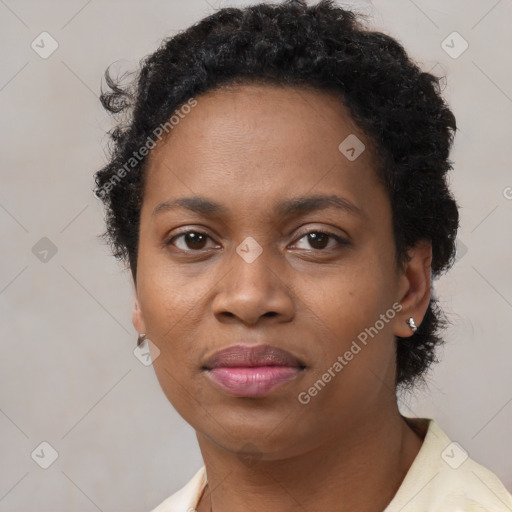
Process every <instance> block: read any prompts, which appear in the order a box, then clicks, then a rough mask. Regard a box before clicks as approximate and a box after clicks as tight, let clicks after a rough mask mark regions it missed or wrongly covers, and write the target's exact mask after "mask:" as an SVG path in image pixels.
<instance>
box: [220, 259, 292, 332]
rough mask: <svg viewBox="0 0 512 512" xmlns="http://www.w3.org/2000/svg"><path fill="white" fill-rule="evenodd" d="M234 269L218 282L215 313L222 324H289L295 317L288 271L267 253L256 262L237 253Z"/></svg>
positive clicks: (232, 263)
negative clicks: (263, 321)
mask: <svg viewBox="0 0 512 512" xmlns="http://www.w3.org/2000/svg"><path fill="white" fill-rule="evenodd" d="M230 268H231V270H230V271H229V272H228V273H227V275H226V276H225V277H224V279H222V280H221V282H220V283H219V287H220V288H219V291H218V293H217V295H216V297H215V299H214V301H213V306H212V307H213V313H214V315H215V316H216V318H217V319H218V320H219V321H220V322H224V323H226V322H242V323H243V324H245V325H255V324H257V323H258V322H260V321H262V319H267V320H265V321H266V322H271V323H281V322H289V321H290V320H291V319H292V318H293V316H294V311H295V308H294V301H293V300H292V286H291V284H289V283H287V278H286V272H285V271H283V269H282V268H281V266H280V265H278V264H277V263H276V261H275V260H272V258H271V255H270V254H268V251H267V254H265V251H263V253H262V254H261V255H260V256H259V257H258V258H257V259H256V260H254V261H252V262H248V261H245V260H244V259H243V258H242V257H240V256H239V255H238V254H234V255H233V257H232V261H230Z"/></svg>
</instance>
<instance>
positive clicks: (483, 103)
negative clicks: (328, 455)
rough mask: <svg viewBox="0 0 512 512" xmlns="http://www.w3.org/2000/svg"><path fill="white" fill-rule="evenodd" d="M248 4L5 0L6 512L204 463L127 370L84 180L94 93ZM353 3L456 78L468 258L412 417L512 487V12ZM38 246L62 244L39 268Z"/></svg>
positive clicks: (95, 123) (121, 313) (147, 493)
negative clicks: (219, 11) (193, 27)
mask: <svg viewBox="0 0 512 512" xmlns="http://www.w3.org/2000/svg"><path fill="white" fill-rule="evenodd" d="M245 3H246V2H240V1H232V2H229V3H228V2H217V3H214V2H213V0H208V1H206V0H187V1H176V0H175V1H163V0H160V1H155V0H146V1H143V2H142V1H141V2H134V1H117V2H116V1H100V0H92V1H89V2H87V1H85V0H76V1H67V2H56V1H41V2H36V1H22V0H20V1H14V0H0V24H1V25H0V49H1V50H0V51H1V61H0V63H1V75H0V77H1V78H0V107H1V120H2V134H1V137H0V141H1V145H2V147H1V155H2V159H1V161H2V165H1V173H2V187H1V189H0V226H1V230H2V231H1V236H2V259H1V261H2V264H1V268H0V311H1V319H2V321H1V328H2V344H1V355H0V356H1V357H0V364H1V366H2V370H1V377H0V389H1V402H0V432H1V435H0V449H1V452H0V453H1V454H0V460H1V469H0V471H1V472H0V510H2V511H16V512H25V511H26V512H29V511H30V512H40V511H50V510H51V511H69V510H73V511H75V512H81V511H83V512H86V511H95V510H101V511H104V512H107V511H120V510H123V511H140V510H150V509H151V508H152V507H154V506H155V505H156V504H158V503H159V502H160V501H162V500H163V499H164V498H165V497H167V496H168V495H170V494H171V493H172V492H173V491H174V490H176V489H177V488H178V487H180V486H181V485H183V484H184V483H185V482H186V481H187V480H188V479H189V478H190V476H191V475H192V474H193V473H194V472H195V471H196V470H197V469H198V467H199V466H200V465H201V464H202V461H201V457H200V453H199V450H198V448H197V446H196V440H195V435H194V432H193V430H192V429H191V427H189V426H188V425H187V424H185V422H184V421H183V420H182V419H181V418H180V417H179V416H178V415H177V413H176V412H175V411H174V410H173V408H172V407H171V406H170V404H169V403H168V402H167V400H166V398H165V397H164V395H163V393H162V392H161V390H160V387H159V385H158V383H157V381H156V377H155V375H154V373H153V370H152V367H151V366H149V367H146V366H144V365H143V364H141V362H140V361H139V360H138V359H137V358H136V357H134V354H133V349H134V347H135V340H136V333H135V330H134V328H133V327H132V325H131V310H132V297H133V288H132V283H131V278H130V274H129V273H128V272H126V271H123V270H122V268H121V266H120V265H119V264H118V263H117V262H116V261H115V260H114V258H113V257H111V256H110V254H109V250H108V247H107V246H106V245H104V244H102V243H101V241H100V240H99V239H98V238H97V235H99V234H100V233H101V232H102V231H103V228H104V226H103V211H102V207H101V203H100V202H99V201H98V200H97V199H96V198H95V197H94V196H93V194H92V192H91V189H92V186H93V173H94V171H96V170H97V169H99V168H100V167H101V166H102V164H103V163H104V162H105V154H104V149H103V148H104V146H105V143H106V142H107V137H106V136H105V131H106V130H107V129H109V128H110V127H111V122H110V120H109V118H108V117H107V116H106V115H105V113H104V112H103V111H102V108H101V105H100V104H99V101H98V98H97V96H98V92H99V87H100V83H101V77H102V74H103V71H104V70H105V68H106V67H107V66H108V65H109V64H111V63H113V62H114V61H120V68H121V69H126V70H130V69H134V68H135V67H136V65H137V63H138V61H139V59H141V58H142V57H144V56H145V55H146V54H148V53H150V52H152V51H153V50H155V49H156V47H157V46H158V44H159V42H160V40H161V39H162V38H163V37H165V36H169V35H172V34H173V33H175V32H176V31H178V30H181V29H183V28H186V27H187V26H189V25H190V24H191V23H193V22H195V21H197V20H199V19H200V18H202V17H204V16H205V15H207V14H209V13H212V12H213V11H214V9H215V8H216V7H220V6H226V5H243V4H245ZM345 5H348V4H345ZM351 5H352V6H356V8H357V9H359V10H361V11H363V12H367V13H370V14H372V16H373V20H372V22H371V24H372V25H373V26H374V27H376V28H378V29H380V30H383V31H385V32H387V33H388V34H390V35H392V36H394V37H396V38H397V39H398V40H400V41H401V42H402V43H403V44H404V45H405V47H406V49H407V50H408V51H409V53H410V54H411V56H412V57H413V58H414V59H415V60H416V61H417V62H418V63H419V64H420V65H421V66H422V67H423V68H424V69H425V70H432V72H433V73H435V74H437V75H439V76H441V75H446V76H447V80H446V88H445V91H444V94H445V97H446V98H447V100H448V101H449V103H450V105H451V107H452V108H453V110H454V112H455V115H456V117H457V122H458V125H459V127H460V130H459V133H458V135H457V138H456V143H455V147H454V150H453V153H452V159H453V161H454V163H455V170H454V172H453V173H452V174H451V183H452V187H453V190H454V193H455V196H456V198H457V200H458V202H459V203H460V205H461V206H462V208H461V216H462V219H461V229H460V232H459V241H458V242H459V253H458V254H459V256H458V261H457V263H456V264H455V266H454V268H453V269H452V270H451V271H450V273H448V274H447V275H446V276H444V277H443V278H441V280H439V281H438V282H436V283H435V290H436V292H437V294H438V295H439V297H440V299H441V304H442V306H443V307H444V308H445V309H446V311H447V313H448V315H449V317H450V319H451V320H452V322H453V326H452V327H451V328H450V329H449V331H448V332H447V340H448V343H447V345H446V347H445V349H444V350H443V351H442V352H441V353H440V355H441V356H442V363H440V364H439V365H438V366H436V367H435V369H434V370H433V371H432V373H431V374H430V377H429V387H428V389H424V390H422V391H421V390H419V391H418V392H417V393H416V395H415V396H414V397H412V396H408V397H405V398H404V399H402V400H401V408H402V410H403V412H404V413H405V414H406V415H409V416H427V417H434V418H435V419H436V420H437V421H438V423H439V424H440V425H441V427H442V428H443V429H444V430H445V431H446V432H447V433H448V435H449V436H451V437H452V439H453V440H456V441H458V442H459V443H460V444H461V445H462V446H463V447H464V448H465V449H466V450H467V451H468V452H469V454H470V456H472V457H473V458H475V459H476V460H477V461H479V462H481V463H483V464H484V465H486V466H488V467H489V468H491V469H492V470H493V471H494V472H495V473H496V474H497V475H498V476H499V477H500V478H501V479H502V480H503V482H504V483H505V485H506V486H507V487H508V488H509V489H512V465H511V463H510V460H511V448H512V442H511V432H512V428H511V426H512V403H511V402H512V372H511V371H510V362H511V361H512V344H511V343H510V341H511V335H510V321H509V320H510V317H511V314H512V309H511V308H512V276H511V272H510V268H511V265H510V262H511V260H512V241H511V236H510V233H511V232H512V229H511V228H512V188H510V187H512V175H511V173H510V160H511V156H512V155H511V143H510V141H511V140H512V137H511V135H512V134H511V131H512V130H511V119H512V116H511V107H512V99H511V96H512V90H511V73H512V67H511V60H510V58H509V55H510V48H511V47H512V32H511V31H510V20H511V19H512V2H511V1H510V0H500V1H496V0H485V1H483V0H482V1H480V2H467V1H463V0H451V1H446V0H435V1H432V0H430V1H426V0H421V1H420V0H415V1H412V0H397V1H387V2H383V1H376V2H374V3H373V4H371V3H369V2H363V1H361V2H358V3H357V4H354V3H352V4H351ZM43 31H47V32H49V33H50V34H51V35H52V37H53V38H54V39H55V40H56V41H57V42H58V45H59V46H58V49H57V50H56V51H55V52H54V53H53V54H52V55H51V56H50V57H48V58H47V59H43V58H41V57H40V56H39V55H38V54H37V53H36V52H35V51H34V50H33V49H32V48H31V42H32V41H33V40H34V39H36V38H37V36H38V35H39V34H40V33H41V32H43ZM453 31H457V32H458V33H459V34H460V35H461V36H462V37H463V38H464V39H465V40H466V41H467V42H468V44H469V47H468V49H467V50H466V51H465V52H464V53H462V54H461V55H460V56H458V57H457V58H452V57H450V56H449V55H448V54H447V53H446V52H445V50H444V49H443V47H442V42H443V40H445V39H446V38H447V36H448V35H449V34H451V33H452V32H453ZM37 41H38V39H36V42H37ZM448 41H450V39H448ZM449 44H450V45H451V46H454V49H453V51H457V50H460V48H461V46H460V44H461V41H460V40H455V42H454V43H453V44H452V43H449ZM46 48H48V46H47V45H46ZM43 237H47V238H48V239H49V240H51V242H52V243H53V244H54V245H55V247H56V249H57V252H56V254H54V255H53V256H52V254H51V252H50V253H48V255H47V256H46V259H47V261H46V262H44V261H41V260H40V258H41V257H42V256H41V253H40V254H39V255H37V250H36V249H38V250H41V247H40V245H36V244H38V243H39V244H43V246H44V244H46V245H48V241H44V240H43V241H42V242H41V241H40V240H41V239H42V238H43ZM34 246H36V249H34V250H33V247H34ZM43 248H44V247H43ZM34 252H35V253H36V254H34ZM43 441H46V442H48V443H50V445H51V446H53V447H54V449H55V450H56V451H57V452H58V454H59V456H58V458H57V460H56V461H55V462H54V463H53V464H52V465H51V466H50V467H49V468H48V469H42V468H41V467H39V465H38V464H36V462H35V461H34V460H33V459H32V457H31V453H32V452H33V451H34V450H36V449H37V448H38V446H39V445H40V443H41V442H43ZM39 450H40V449H39ZM36 453H38V452H37V450H36ZM48 453H49V452H48V451H46V452H45V455H44V457H46V456H48ZM44 457H43V456H41V457H40V459H39V460H41V459H42V458H44Z"/></svg>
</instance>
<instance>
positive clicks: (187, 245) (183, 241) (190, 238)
mask: <svg viewBox="0 0 512 512" xmlns="http://www.w3.org/2000/svg"><path fill="white" fill-rule="evenodd" d="M208 239H209V240H212V238H211V237H210V236H208V235H207V234H206V233H203V232H201V231H185V232H184V233H180V234H178V235H174V236H173V237H172V238H171V239H170V240H169V241H168V242H166V244H165V245H174V246H175V247H177V248H178V249H179V250H180V251H185V252H195V251H200V250H203V249H208V247H205V245H206V243H207V242H208ZM212 241H213V240H212Z"/></svg>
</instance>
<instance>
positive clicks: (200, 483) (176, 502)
mask: <svg viewBox="0 0 512 512" xmlns="http://www.w3.org/2000/svg"><path fill="white" fill-rule="evenodd" d="M205 485H206V470H205V467H204V466H202V467H201V468H200V469H199V470H198V471H197V472H196V473H195V475H194V476H193V477H192V478H191V479H190V480H189V481H188V482H187V483H186V484H185V485H184V486H183V487H182V488H181V489H179V490H178V491H176V492H175V493H174V494H172V495H171V496H169V497H168V498H167V499H166V500H164V501H163V502H162V503H160V505H158V506H157V507H156V508H154V509H153V510H151V512H192V511H193V510H195V508H196V506H197V504H198V502H199V498H200V496H201V494H202V492H203V490H204V487H205Z"/></svg>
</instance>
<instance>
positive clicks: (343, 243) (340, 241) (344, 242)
mask: <svg viewBox="0 0 512 512" xmlns="http://www.w3.org/2000/svg"><path fill="white" fill-rule="evenodd" d="M189 233H194V234H196V235H203V236H205V237H207V238H209V239H210V240H212V238H211V237H210V236H209V235H208V234H207V233H205V232H203V231H197V230H194V229H191V230H189V231H183V232H182V233H179V234H177V235H174V236H172V237H171V238H170V239H169V240H167V241H166V242H164V245H165V246H169V245H174V243H173V242H174V241H175V240H176V239H178V238H180V237H183V236H185V235H188V234H189ZM312 233H315V234H320V235H327V236H328V237H330V238H333V239H334V240H336V242H338V244H339V245H341V246H347V245H350V242H349V241H348V240H345V239H344V238H341V237H340V236H339V235H336V234H334V233H332V232H330V231H322V230H318V229H313V230H311V231H307V232H305V233H302V234H301V235H300V237H299V238H297V240H296V241H297V242H298V241H299V240H302V239H303V238H305V237H307V236H308V235H310V234H312ZM329 249H332V247H330V248H329V247H328V248H325V249H311V250H312V251H318V252H327V251H328V250H329ZM178 250H180V251H182V252H197V253H199V252H201V251H204V250H205V249H197V250H194V249H189V250H187V251H185V250H183V249H178Z"/></svg>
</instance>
